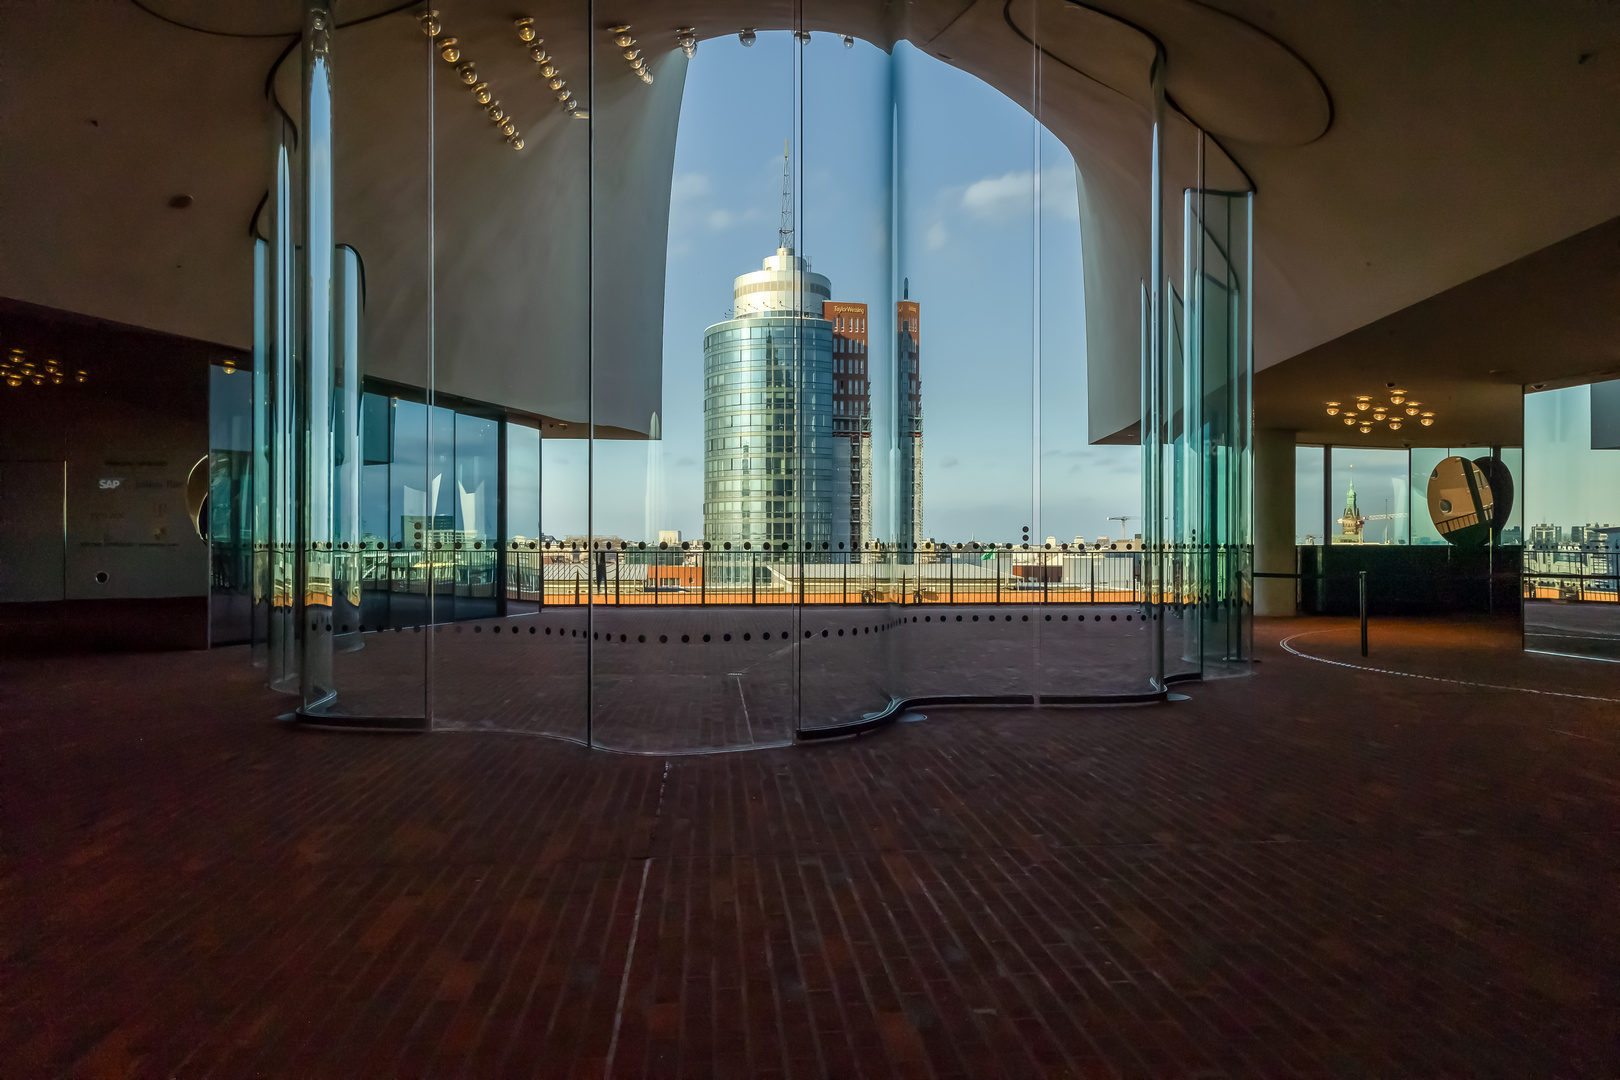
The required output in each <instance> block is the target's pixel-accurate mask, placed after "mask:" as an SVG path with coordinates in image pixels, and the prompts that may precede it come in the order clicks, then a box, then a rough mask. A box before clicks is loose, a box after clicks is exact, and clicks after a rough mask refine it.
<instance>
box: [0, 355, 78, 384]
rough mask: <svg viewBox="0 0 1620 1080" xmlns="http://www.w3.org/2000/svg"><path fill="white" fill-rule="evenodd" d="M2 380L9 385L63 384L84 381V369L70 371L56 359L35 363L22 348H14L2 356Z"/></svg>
mask: <svg viewBox="0 0 1620 1080" xmlns="http://www.w3.org/2000/svg"><path fill="white" fill-rule="evenodd" d="M0 380H4V381H5V384H6V385H7V386H30V385H32V386H45V385H50V386H61V385H62V384H63V383H65V382H69V381H72V382H81V383H82V382H84V380H85V374H84V372H82V371H69V370H67V369H66V368H64V367H62V366H61V364H59V363H57V362H56V361H55V360H47V361H45V362H44V364H42V365H40V364H35V363H34V362H33V361H32V360H30V359H28V354H27V353H26V352H25V351H23V350H22V349H16V348H14V349H12V350H11V351H10V352H8V353H6V354H5V355H4V356H0Z"/></svg>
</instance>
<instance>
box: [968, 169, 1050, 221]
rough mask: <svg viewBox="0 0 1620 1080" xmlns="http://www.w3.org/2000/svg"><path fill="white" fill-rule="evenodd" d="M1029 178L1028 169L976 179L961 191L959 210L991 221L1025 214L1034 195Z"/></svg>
mask: <svg viewBox="0 0 1620 1080" xmlns="http://www.w3.org/2000/svg"><path fill="white" fill-rule="evenodd" d="M1032 180H1033V174H1032V173H1030V172H1029V171H1028V170H1025V171H1024V172H1010V173H1007V174H1006V175H1004V176H987V177H985V178H984V179H983V180H975V181H974V182H973V183H971V184H969V185H968V186H967V188H966V189H965V190H963V192H962V209H964V210H966V211H967V212H968V213H970V214H973V215H974V216H976V217H981V218H986V219H988V220H991V221H1005V220H1006V219H1008V218H1010V217H1013V216H1015V215H1017V214H1021V213H1028V212H1029V207H1030V205H1031V200H1032V199H1033V198H1034V190H1033V184H1032Z"/></svg>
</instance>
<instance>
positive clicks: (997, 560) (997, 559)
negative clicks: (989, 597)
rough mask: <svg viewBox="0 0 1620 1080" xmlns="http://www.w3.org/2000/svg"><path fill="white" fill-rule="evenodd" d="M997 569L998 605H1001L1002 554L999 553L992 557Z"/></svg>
mask: <svg viewBox="0 0 1620 1080" xmlns="http://www.w3.org/2000/svg"><path fill="white" fill-rule="evenodd" d="M991 560H992V561H993V562H994V563H995V567H996V603H998V604H999V603H1001V553H1000V552H999V551H998V552H996V553H995V554H993V555H992V556H991Z"/></svg>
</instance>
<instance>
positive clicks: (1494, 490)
mask: <svg viewBox="0 0 1620 1080" xmlns="http://www.w3.org/2000/svg"><path fill="white" fill-rule="evenodd" d="M1428 502H1429V520H1431V521H1433V522H1434V527H1435V529H1436V530H1437V531H1438V532H1439V533H1440V535H1441V536H1443V537H1445V539H1446V542H1447V543H1449V544H1452V545H1454V546H1456V547H1462V548H1472V547H1483V546H1484V545H1485V544H1487V543H1489V542H1490V539H1491V535H1492V534H1493V533H1494V532H1495V531H1497V530H1499V529H1501V527H1502V526H1503V524H1505V523H1506V522H1507V519H1508V515H1509V514H1510V513H1512V511H1513V477H1512V475H1511V474H1510V473H1509V472H1508V469H1507V466H1506V465H1504V464H1502V462H1500V461H1498V460H1496V459H1495V458H1489V457H1482V458H1476V459H1475V460H1473V461H1470V460H1468V459H1467V458H1465V457H1448V458H1446V459H1444V460H1443V461H1441V462H1440V464H1438V465H1436V466H1435V467H1434V470H1433V471H1432V472H1430V473H1429V488H1428Z"/></svg>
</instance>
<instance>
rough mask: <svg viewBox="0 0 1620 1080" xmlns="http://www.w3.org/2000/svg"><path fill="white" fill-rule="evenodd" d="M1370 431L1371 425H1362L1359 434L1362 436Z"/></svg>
mask: <svg viewBox="0 0 1620 1080" xmlns="http://www.w3.org/2000/svg"><path fill="white" fill-rule="evenodd" d="M1371 430H1372V425H1371V424H1362V425H1361V433H1362V434H1363V435H1365V434H1367V432H1369V431H1371Z"/></svg>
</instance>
